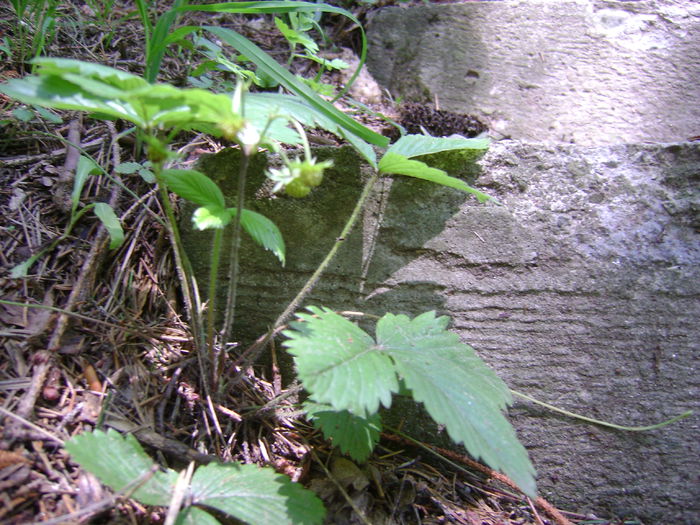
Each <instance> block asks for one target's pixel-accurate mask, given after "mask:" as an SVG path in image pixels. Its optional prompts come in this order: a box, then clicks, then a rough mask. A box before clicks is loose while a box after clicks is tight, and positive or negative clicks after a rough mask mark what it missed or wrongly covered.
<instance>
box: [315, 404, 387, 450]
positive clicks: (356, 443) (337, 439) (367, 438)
mask: <svg viewBox="0 0 700 525" xmlns="http://www.w3.org/2000/svg"><path fill="white" fill-rule="evenodd" d="M304 410H306V415H307V416H308V417H309V418H311V420H312V421H313V424H314V427H315V428H317V429H320V430H321V431H323V436H324V437H325V438H326V439H331V440H333V444H334V445H335V446H337V447H338V448H340V451H341V452H342V453H343V454H349V455H350V457H352V458H353V459H354V460H355V461H364V460H366V459H367V458H368V457H369V455H370V454H371V453H372V451H373V450H374V446H375V445H376V444H377V443H378V442H379V435H380V433H381V431H382V418H381V416H380V415H379V414H372V415H371V416H369V417H367V418H364V417H360V416H355V415H353V414H351V413H350V412H348V411H347V410H341V411H335V410H333V407H331V406H330V405H326V404H319V403H313V402H311V401H306V402H305V403H304Z"/></svg>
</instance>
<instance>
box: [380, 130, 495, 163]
mask: <svg viewBox="0 0 700 525" xmlns="http://www.w3.org/2000/svg"><path fill="white" fill-rule="evenodd" d="M489 143H490V141H489V139H488V138H474V139H465V138H451V137H430V136H427V135H405V136H403V137H401V138H400V139H399V140H397V141H396V142H395V143H394V144H392V145H391V146H390V147H389V149H388V150H387V153H396V154H398V155H403V156H404V157H407V158H409V159H410V158H411V157H420V156H421V155H430V154H432V153H440V152H442V151H454V150H463V149H477V150H486V149H488V147H489Z"/></svg>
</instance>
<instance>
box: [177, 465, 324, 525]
mask: <svg viewBox="0 0 700 525" xmlns="http://www.w3.org/2000/svg"><path fill="white" fill-rule="evenodd" d="M189 496H190V498H191V501H192V503H193V504H195V505H199V506H204V507H210V508H214V509H217V510H220V511H221V512H225V513H226V514H229V515H231V516H233V517H235V518H237V519H239V520H242V521H245V522H246V523H275V524H278V523H279V524H287V523H289V524H298V525H313V524H320V523H323V517H324V515H325V509H324V508H323V504H322V503H321V501H320V500H319V499H318V497H316V495H315V494H314V493H313V492H311V491H310V490H307V489H305V488H304V487H302V486H301V485H299V484H297V483H292V481H291V480H290V479H289V478H288V477H286V476H284V475H281V474H277V473H276V472H275V471H274V470H273V469H271V468H260V467H258V466H256V465H239V464H237V463H226V464H223V465H222V464H218V463H210V464H209V465H205V466H203V467H199V468H198V469H197V470H196V472H195V473H194V476H192V483H191V485H190V494H189Z"/></svg>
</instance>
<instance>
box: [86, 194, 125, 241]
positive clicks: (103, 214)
mask: <svg viewBox="0 0 700 525" xmlns="http://www.w3.org/2000/svg"><path fill="white" fill-rule="evenodd" d="M92 211H94V212H95V215H96V216H97V218H98V219H100V221H101V222H102V225H103V226H104V227H105V228H106V230H107V233H109V238H110V242H109V249H110V250H114V249H116V248H119V247H120V246H121V245H122V243H123V242H124V230H123V229H122V225H121V223H120V222H119V217H117V214H116V213H114V210H113V209H112V207H111V206H110V205H109V204H107V203H106V202H98V203H97V204H95V207H94V208H93V210H92Z"/></svg>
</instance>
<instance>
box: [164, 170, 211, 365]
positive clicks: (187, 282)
mask: <svg viewBox="0 0 700 525" xmlns="http://www.w3.org/2000/svg"><path fill="white" fill-rule="evenodd" d="M162 169H163V165H162V163H158V162H154V163H153V173H154V175H155V176H156V180H157V181H158V192H159V196H160V201H161V205H162V206H163V210H164V211H165V217H166V218H167V221H166V229H167V230H168V235H169V236H170V243H171V245H172V247H173V253H174V256H175V271H177V274H178V277H179V278H180V281H181V282H182V294H183V296H184V301H185V312H186V314H187V317H189V320H190V322H191V325H192V337H193V339H194V346H195V350H196V351H197V355H201V354H202V351H203V350H204V345H203V339H202V334H203V330H202V319H201V309H200V308H199V301H196V300H195V298H196V297H197V294H196V293H195V292H194V284H193V281H192V268H191V267H190V264H189V259H187V254H186V253H185V250H184V248H183V245H182V238H181V237H180V229H179V228H178V226H177V219H176V218H175V212H174V211H173V207H172V205H171V204H170V195H168V190H167V188H166V186H165V183H164V182H163V179H162V177H161V171H162ZM202 364H203V363H201V361H200V366H202ZM205 377H206V376H205Z"/></svg>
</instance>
